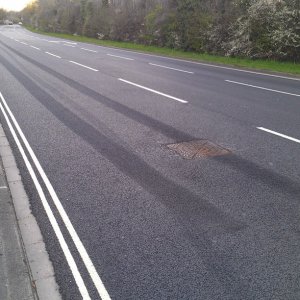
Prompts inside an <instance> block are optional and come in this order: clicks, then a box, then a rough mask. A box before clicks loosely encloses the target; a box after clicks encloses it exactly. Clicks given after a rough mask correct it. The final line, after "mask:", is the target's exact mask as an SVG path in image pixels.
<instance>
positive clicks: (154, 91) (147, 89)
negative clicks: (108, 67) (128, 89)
mask: <svg viewBox="0 0 300 300" xmlns="http://www.w3.org/2000/svg"><path fill="white" fill-rule="evenodd" d="M119 80H120V81H123V82H125V83H128V84H131V85H134V86H136V87H139V88H141V89H144V90H146V91H149V92H152V93H155V94H158V95H161V96H164V97H167V98H170V99H173V100H176V101H178V102H181V103H188V101H186V100H182V99H179V98H176V97H173V96H170V95H168V94H164V93H161V92H159V91H156V90H153V89H149V88H147V87H145V86H142V85H139V84H136V83H133V82H130V81H127V80H124V79H122V78H119Z"/></svg>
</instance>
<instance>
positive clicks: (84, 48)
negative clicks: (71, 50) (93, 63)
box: [80, 48, 98, 53]
mask: <svg viewBox="0 0 300 300" xmlns="http://www.w3.org/2000/svg"><path fill="white" fill-rule="evenodd" d="M80 49H81V50H85V51H89V52H94V53H98V51H95V50H91V49H87V48H80Z"/></svg>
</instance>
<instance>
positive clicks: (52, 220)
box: [0, 92, 91, 300]
mask: <svg viewBox="0 0 300 300" xmlns="http://www.w3.org/2000/svg"><path fill="white" fill-rule="evenodd" d="M0 98H1V100H2V102H3V104H4V106H5V107H6V109H7V107H8V106H7V104H6V101H5V99H4V97H3V95H2V94H1V92H0ZM0 109H1V111H2V113H3V115H4V117H5V120H6V122H7V125H8V127H9V129H10V132H11V134H12V136H13V138H14V140H15V142H16V144H17V147H18V149H19V151H20V153H21V155H22V157H23V160H24V162H25V165H26V167H27V169H28V172H29V174H30V176H31V178H32V180H33V183H34V185H35V187H36V190H37V192H38V194H39V197H40V199H41V201H42V204H43V206H44V209H45V211H46V214H47V216H48V219H49V221H50V223H51V226H52V228H53V230H54V232H55V234H56V237H57V239H58V241H59V244H60V246H61V248H62V250H63V253H64V255H65V257H66V260H67V262H68V265H69V267H70V269H71V272H72V274H73V276H74V279H75V281H76V284H77V286H78V289H79V291H80V293H81V296H82V298H83V299H86V300H90V299H91V298H90V296H89V293H88V291H87V289H86V286H85V284H84V282H83V279H82V277H81V275H80V273H79V271H78V268H77V265H76V262H75V260H74V258H73V256H72V254H71V252H70V249H69V247H68V245H67V243H66V241H65V239H64V237H63V234H62V232H61V230H60V228H59V225H58V223H57V221H56V219H55V217H54V214H53V212H52V210H51V208H50V205H49V203H48V202H47V199H46V196H45V194H44V191H43V189H42V187H41V185H40V183H39V181H38V179H37V177H36V174H35V172H34V170H33V168H32V165H31V164H30V162H29V160H28V158H27V155H26V153H25V151H24V149H23V146H22V145H21V142H20V140H19V138H18V136H17V134H16V132H15V130H14V128H13V126H12V124H11V122H10V120H9V118H8V115H7V114H6V111H5V110H4V107H3V106H2V103H1V102H0ZM8 112H9V114H10V116H11V117H12V115H11V112H10V110H8ZM12 121H13V123H14V124H15V126H16V123H15V122H16V120H15V119H14V118H12ZM16 128H17V130H18V127H16ZM21 138H22V139H23V137H22V136H21ZM24 138H25V137H24ZM26 141H27V140H26ZM25 146H26V144H25Z"/></svg>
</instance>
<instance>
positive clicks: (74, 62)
mask: <svg viewBox="0 0 300 300" xmlns="http://www.w3.org/2000/svg"><path fill="white" fill-rule="evenodd" d="M69 62H70V63H72V64H75V65H78V66H81V67H84V68H87V69H89V70H92V71H94V72H98V71H99V70H96V69H93V68H91V67H88V66H85V65H82V64H80V63H78V62H76V61H73V60H69Z"/></svg>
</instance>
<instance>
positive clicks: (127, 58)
mask: <svg viewBox="0 0 300 300" xmlns="http://www.w3.org/2000/svg"><path fill="white" fill-rule="evenodd" d="M107 55H108V56H112V57H117V58H121V59H126V60H134V59H133V58H129V57H124V56H119V55H113V54H107Z"/></svg>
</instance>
